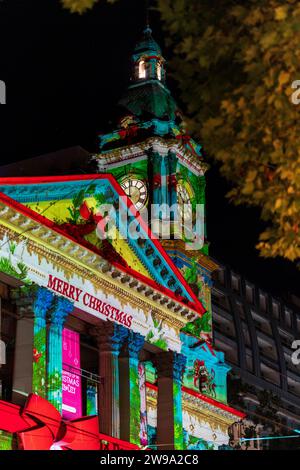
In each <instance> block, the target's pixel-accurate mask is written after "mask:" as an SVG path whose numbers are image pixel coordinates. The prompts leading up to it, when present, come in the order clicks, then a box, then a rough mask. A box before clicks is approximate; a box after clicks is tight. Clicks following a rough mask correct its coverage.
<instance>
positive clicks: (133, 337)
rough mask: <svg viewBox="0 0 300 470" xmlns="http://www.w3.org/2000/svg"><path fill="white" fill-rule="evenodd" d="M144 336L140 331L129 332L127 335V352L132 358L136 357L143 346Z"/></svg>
mask: <svg viewBox="0 0 300 470" xmlns="http://www.w3.org/2000/svg"><path fill="white" fill-rule="evenodd" d="M144 343H145V338H144V336H142V335H141V334H140V333H134V332H133V331H130V332H129V337H128V352H129V357H130V358H132V359H138V358H139V354H140V352H141V350H142V349H143V347H144Z"/></svg>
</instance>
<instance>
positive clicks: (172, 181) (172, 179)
mask: <svg viewBox="0 0 300 470" xmlns="http://www.w3.org/2000/svg"><path fill="white" fill-rule="evenodd" d="M177 161H178V159H177V156H176V154H174V153H172V152H169V154H168V164H169V176H168V190H169V205H170V207H172V206H173V205H174V204H177V178H176V168H177ZM176 218H177V217H176ZM171 220H174V214H173V213H171Z"/></svg>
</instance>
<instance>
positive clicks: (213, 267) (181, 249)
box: [161, 240, 220, 272]
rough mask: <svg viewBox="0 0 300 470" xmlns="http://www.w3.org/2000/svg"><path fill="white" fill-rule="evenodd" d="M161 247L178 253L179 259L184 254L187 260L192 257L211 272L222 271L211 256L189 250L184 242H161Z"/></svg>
mask: <svg viewBox="0 0 300 470" xmlns="http://www.w3.org/2000/svg"><path fill="white" fill-rule="evenodd" d="M161 245H162V246H163V248H164V249H165V250H166V251H168V250H173V251H176V254H177V256H178V257H180V255H181V254H183V255H184V256H186V257H187V258H191V257H192V258H194V259H196V261H197V262H198V263H199V264H200V265H201V266H202V267H203V268H205V269H207V270H208V271H209V272H214V271H217V270H218V269H220V265H219V264H217V263H216V262H215V261H213V260H212V259H211V258H210V257H209V256H207V255H205V254H204V253H202V252H201V251H200V250H193V251H191V250H187V249H186V248H185V242H184V241H183V240H161ZM182 259H183V258H182Z"/></svg>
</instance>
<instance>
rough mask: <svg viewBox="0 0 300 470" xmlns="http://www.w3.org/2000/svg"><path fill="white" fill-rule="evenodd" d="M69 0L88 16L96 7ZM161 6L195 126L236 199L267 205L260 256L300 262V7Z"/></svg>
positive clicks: (215, 2)
mask: <svg viewBox="0 0 300 470" xmlns="http://www.w3.org/2000/svg"><path fill="white" fill-rule="evenodd" d="M62 1H63V3H64V6H65V7H66V8H69V9H71V10H72V11H76V9H77V10H78V8H81V11H80V12H83V11H85V10H86V9H88V8H90V6H88V5H92V4H95V3H96V1H92V0H89V1H88V0H62ZM99 1H100V0H99ZM107 1H108V0H107ZM156 3H157V6H158V9H159V10H160V13H161V16H162V19H163V22H164V25H165V30H166V33H167V39H168V45H169V46H170V49H171V50H172V53H173V60H171V63H170V66H171V69H172V70H173V73H174V75H175V78H176V79H177V81H178V84H179V88H180V90H181V99H182V102H183V103H184V104H185V110H184V111H185V114H186V116H187V122H188V123H189V125H190V130H191V131H192V132H193V134H194V136H195V137H196V138H198V139H200V141H201V142H202V141H203V142H204V144H205V148H206V150H207V151H208V153H209V155H211V156H212V157H214V158H215V159H216V160H217V161H219V162H220V164H221V172H222V174H223V175H224V176H225V177H226V178H228V179H229V180H230V181H231V182H232V190H231V191H230V192H229V194H228V198H229V199H230V200H231V201H232V202H233V203H235V204H246V205H249V206H259V207H261V216H262V218H263V220H264V221H266V227H267V228H266V229H265V230H264V231H263V233H261V235H260V240H259V243H258V245H257V248H258V249H259V250H260V253H261V255H262V256H266V257H275V256H282V257H285V258H287V259H289V260H292V261H294V260H297V259H299V258H300V227H299V224H300V216H299V211H300V150H299V149H300V145H299V143H300V128H299V126H298V125H297V124H298V118H299V112H300V105H299V106H295V105H294V104H292V102H291V95H292V93H293V92H294V91H295V90H293V89H292V87H291V84H292V82H293V81H294V80H297V79H300V60H299V58H300V49H299V43H300V1H299V0H286V2H284V5H283V4H282V3H283V2H282V1H281V0H250V1H249V2H247V5H245V2H244V0H235V1H234V2H233V1H232V0H157V2H156ZM76 5H77V6H76ZM79 5H80V7H79Z"/></svg>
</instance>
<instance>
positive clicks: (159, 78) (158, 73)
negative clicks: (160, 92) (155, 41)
mask: <svg viewBox="0 0 300 470" xmlns="http://www.w3.org/2000/svg"><path fill="white" fill-rule="evenodd" d="M161 72H162V70H161V63H160V62H157V65H156V75H157V78H158V80H161V79H162V73H161Z"/></svg>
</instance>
